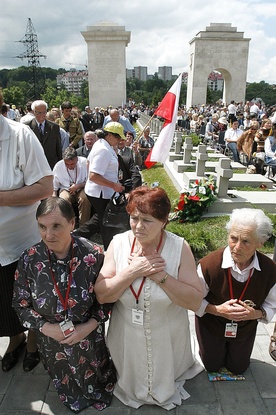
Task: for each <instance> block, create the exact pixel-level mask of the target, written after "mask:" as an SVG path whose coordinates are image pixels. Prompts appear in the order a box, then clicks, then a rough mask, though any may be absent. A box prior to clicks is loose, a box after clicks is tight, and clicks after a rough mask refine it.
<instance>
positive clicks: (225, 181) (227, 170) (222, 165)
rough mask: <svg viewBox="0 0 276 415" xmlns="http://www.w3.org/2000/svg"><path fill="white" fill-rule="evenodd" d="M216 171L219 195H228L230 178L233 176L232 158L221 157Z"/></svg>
mask: <svg viewBox="0 0 276 415" xmlns="http://www.w3.org/2000/svg"><path fill="white" fill-rule="evenodd" d="M216 172H217V194H218V197H226V196H227V191H228V187H229V179H231V178H232V177H233V170H231V160H230V159H229V158H224V159H220V161H219V165H218V166H217V167H216Z"/></svg>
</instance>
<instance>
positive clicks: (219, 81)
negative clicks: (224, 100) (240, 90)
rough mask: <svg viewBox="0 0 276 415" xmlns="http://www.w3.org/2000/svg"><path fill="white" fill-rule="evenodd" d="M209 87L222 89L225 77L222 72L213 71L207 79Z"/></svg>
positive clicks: (215, 89) (213, 89)
mask: <svg viewBox="0 0 276 415" xmlns="http://www.w3.org/2000/svg"><path fill="white" fill-rule="evenodd" d="M207 85H208V88H209V89H210V90H211V91H222V90H223V85H224V79H223V76H222V75H221V73H220V72H214V71H213V72H211V73H210V75H209V76H208V81H207Z"/></svg>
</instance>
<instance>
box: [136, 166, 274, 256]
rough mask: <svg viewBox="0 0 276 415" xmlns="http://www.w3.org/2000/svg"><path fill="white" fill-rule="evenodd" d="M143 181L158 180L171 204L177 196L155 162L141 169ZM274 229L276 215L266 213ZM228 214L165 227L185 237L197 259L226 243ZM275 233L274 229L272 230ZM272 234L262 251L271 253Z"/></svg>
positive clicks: (174, 222)
mask: <svg viewBox="0 0 276 415" xmlns="http://www.w3.org/2000/svg"><path fill="white" fill-rule="evenodd" d="M142 176H143V181H144V182H145V183H147V185H148V186H151V185H152V184H153V183H155V182H159V186H160V187H162V188H163V189H165V190H166V192H167V194H168V196H169V198H170V200H171V202H172V204H173V202H174V201H175V200H177V199H178V197H179V192H178V191H177V190H176V188H175V187H174V185H173V183H172V181H171V179H170V178H169V176H168V175H167V173H166V171H165V169H164V168H163V167H162V165H161V164H159V163H157V164H156V165H155V166H153V167H152V168H151V169H149V170H143V171H142ZM268 216H269V217H270V218H271V220H272V222H273V224H274V230H276V215H272V214H268ZM228 219H229V216H228V215H227V216H217V217H215V218H202V219H201V220H200V221H199V222H196V223H188V222H186V223H178V222H177V221H172V222H170V223H169V224H168V225H167V227H166V229H167V230H168V231H170V232H173V233H175V234H176V235H179V236H182V237H183V238H185V239H186V240H187V241H188V243H189V244H190V246H191V249H192V251H193V254H194V256H195V258H196V259H197V260H198V259H200V258H202V257H203V256H205V255H207V254H208V253H210V252H212V251H214V250H215V249H218V248H220V247H222V246H225V245H226V244H227V232H226V229H225V225H226V222H227V221H228ZM274 233H275V234H276V231H275V232H274ZM274 240H275V238H274V236H273V237H271V238H270V240H269V241H267V242H266V243H265V245H264V246H263V248H262V249H261V251H262V252H264V253H267V254H268V253H269V254H272V253H273V251H274Z"/></svg>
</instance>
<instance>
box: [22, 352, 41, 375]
mask: <svg viewBox="0 0 276 415" xmlns="http://www.w3.org/2000/svg"><path fill="white" fill-rule="evenodd" d="M39 362H40V355H39V351H38V350H37V351H36V352H27V350H26V351H25V356H24V359H23V370H24V371H25V372H30V371H31V370H33V369H34V368H35V367H36V366H37V365H38V363H39Z"/></svg>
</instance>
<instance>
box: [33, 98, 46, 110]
mask: <svg viewBox="0 0 276 415" xmlns="http://www.w3.org/2000/svg"><path fill="white" fill-rule="evenodd" d="M40 105H43V106H44V107H45V108H46V111H47V109H48V104H47V102H45V101H42V99H37V100H36V101H34V102H33V103H32V105H31V108H32V110H33V111H35V109H36V107H39V106H40Z"/></svg>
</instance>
